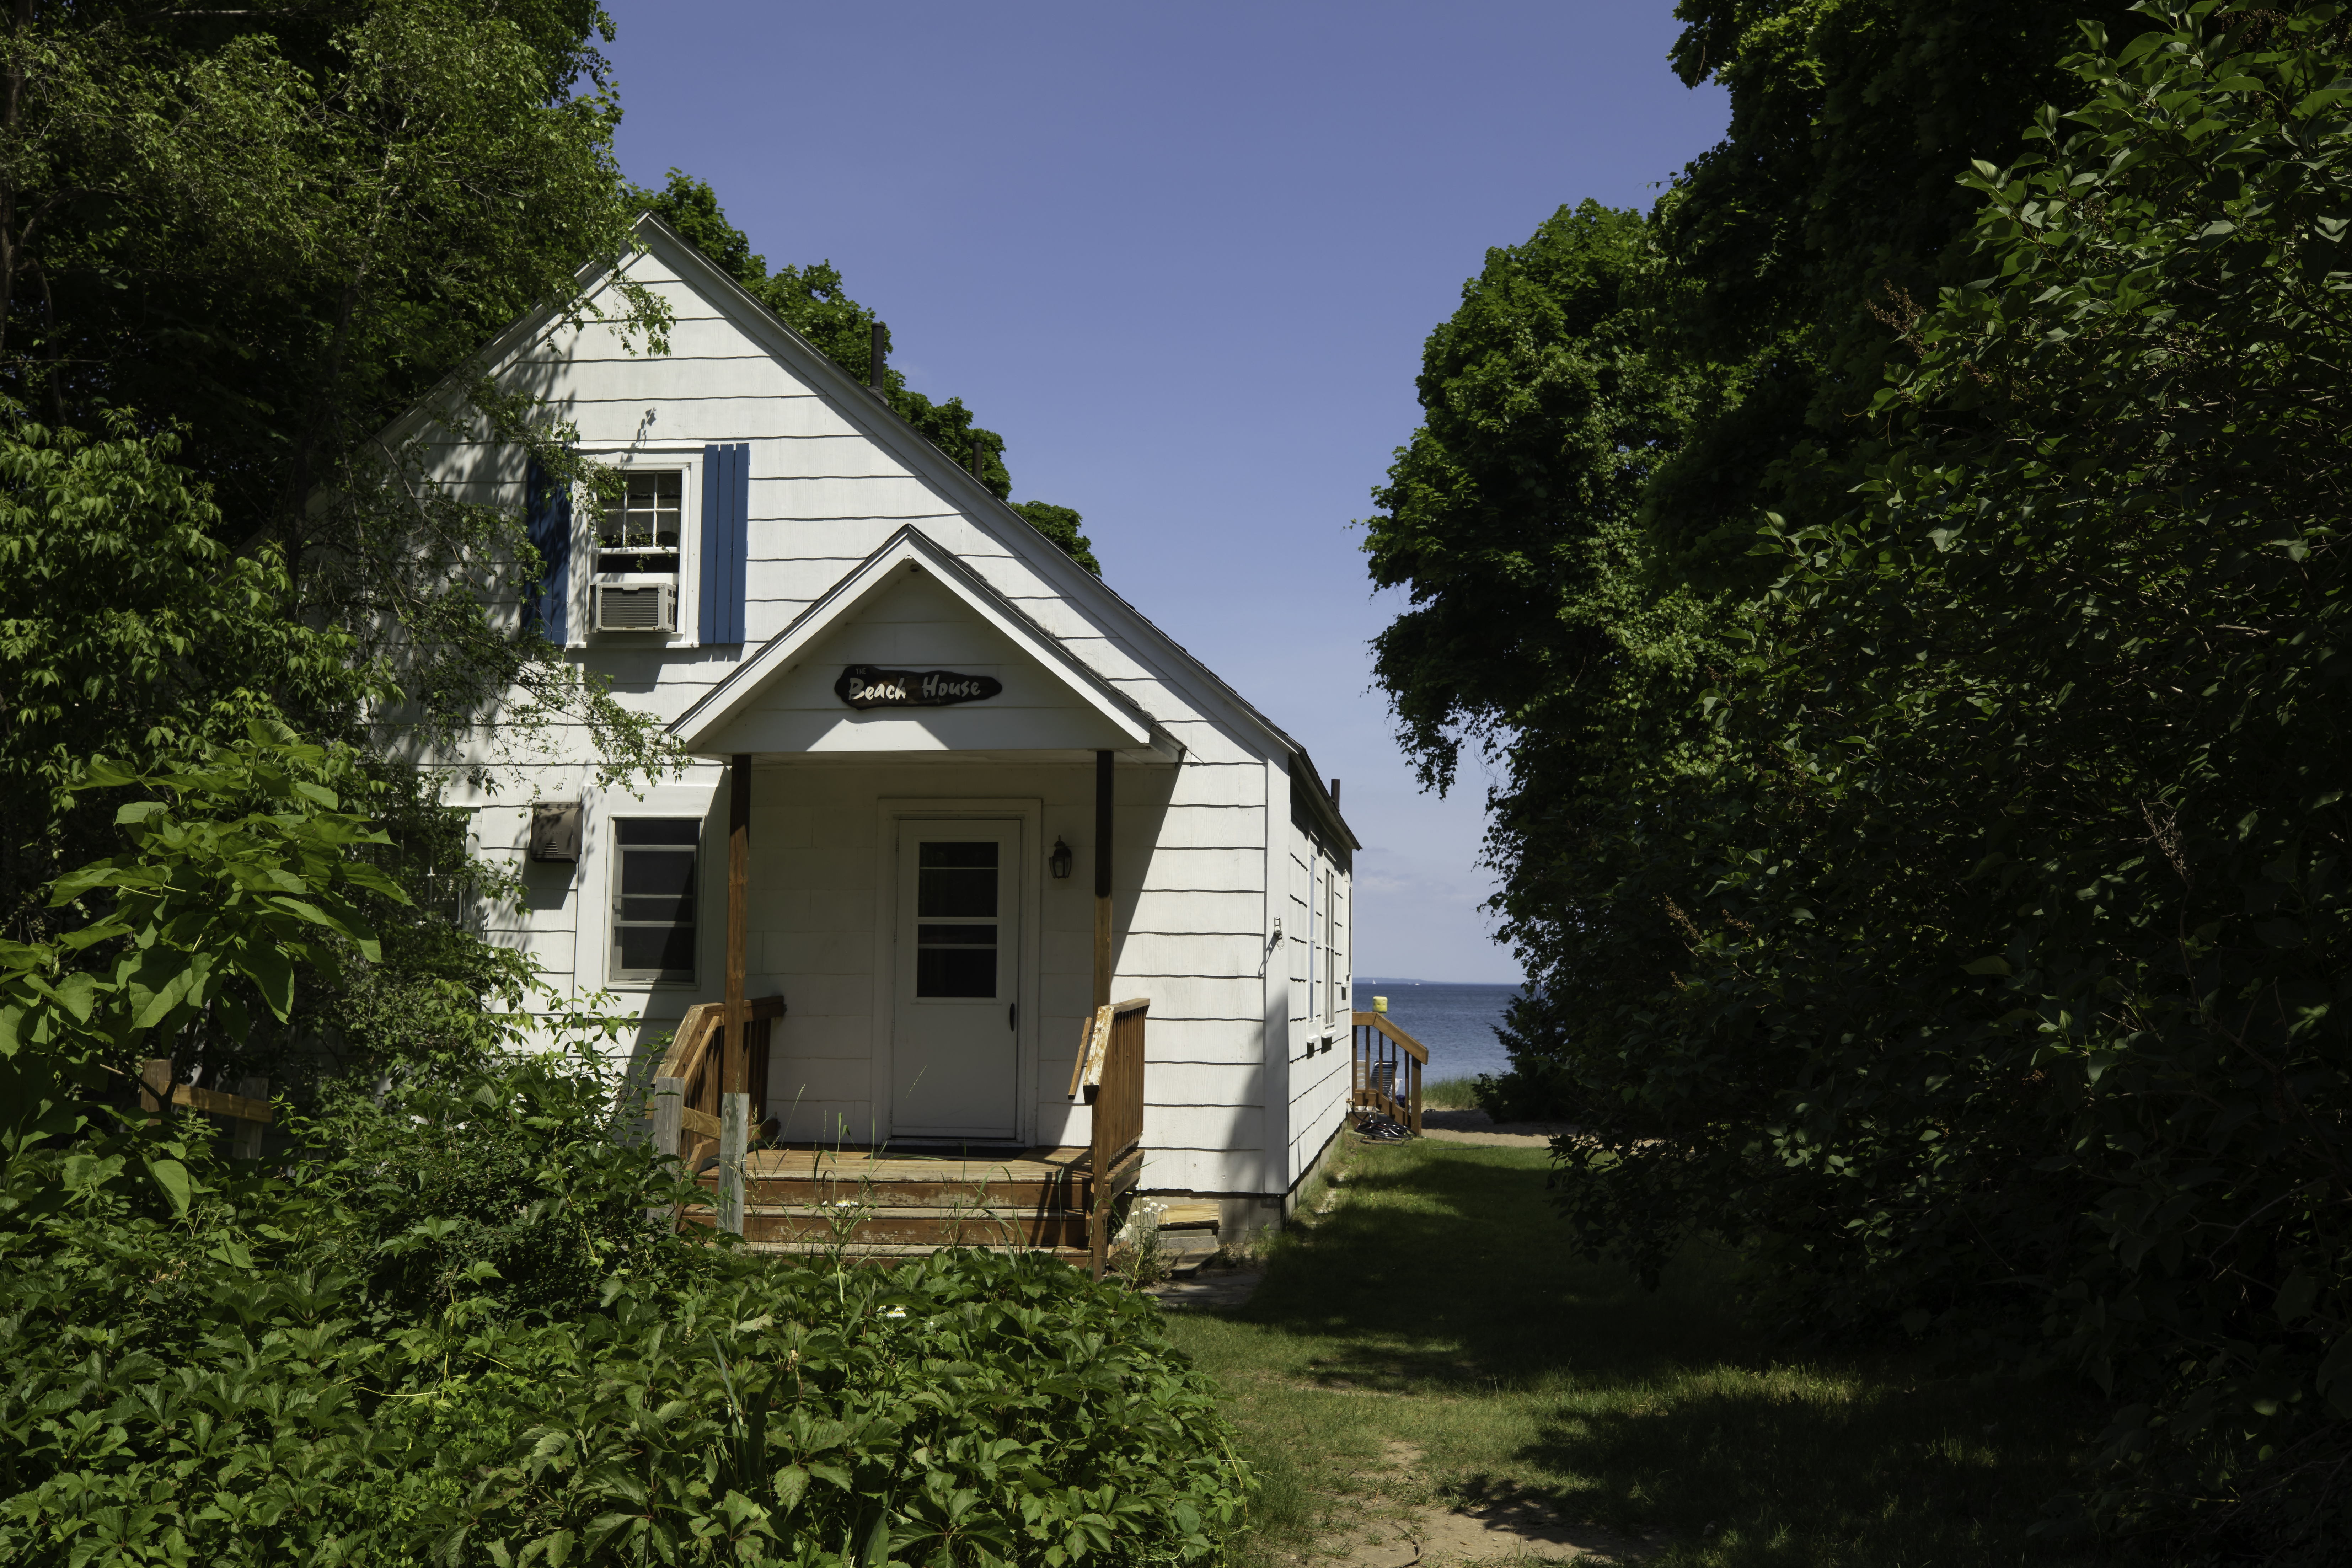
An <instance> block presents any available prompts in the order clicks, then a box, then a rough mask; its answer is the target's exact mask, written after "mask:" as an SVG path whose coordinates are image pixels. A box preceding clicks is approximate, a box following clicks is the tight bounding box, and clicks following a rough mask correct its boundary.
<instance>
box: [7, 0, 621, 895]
mask: <svg viewBox="0 0 2352 1568" xmlns="http://www.w3.org/2000/svg"><path fill="white" fill-rule="evenodd" d="M600 35H601V36H603V37H609V36H610V26H609V23H608V22H607V21H606V20H605V18H604V14H603V12H602V11H601V10H600V9H599V8H598V7H597V6H595V5H593V4H587V3H583V0H523V3H521V4H514V3H511V0H424V3H422V4H417V3H404V4H398V5H394V4H386V3H376V0H362V3H360V4H356V5H341V6H336V7H331V8H327V9H321V8H320V7H317V6H314V5H307V4H299V3H294V0H276V3H271V4H265V5H256V6H249V7H245V8H239V9H231V10H219V9H192V8H190V7H187V6H185V5H178V4H170V3H162V0H153V3H140V0H120V3H115V4H96V5H47V6H37V5H19V6H17V7H16V10H15V12H14V13H13V15H12V16H11V17H10V19H9V21H8V24H7V30H6V35H5V50H0V52H4V53H5V59H0V79H5V84H6V90H5V94H0V405H5V408H6V409H7V410H8V411H9V414H10V416H11V417H12V420H13V421H15V422H17V423H21V422H22V421H23V420H25V419H27V418H35V417H44V416H45V417H46V420H47V424H48V425H49V426H51V427H52V428H56V429H68V428H74V429H80V430H84V431H93V430H100V429H103V430H106V431H107V433H108V434H109V436H110V437H112V438H117V439H131V438H135V437H142V436H150V435H154V436H170V437H173V439H174V442H175V447H174V450H173V461H175V462H176V463H178V464H179V465H181V466H182V467H184V468H186V469H188V470H189V473H190V476H191V478H190V479H189V481H188V483H187V484H186V486H185V487H184V488H185V490H186V492H187V494H188V495H190V496H194V497H197V498H200V500H201V503H202V504H204V505H205V506H208V507H210V508H212V509H214V510H212V512H211V518H210V521H209V522H208V524H207V525H206V526H207V527H208V528H209V529H210V531H212V532H213V534H214V537H215V539H216V540H217V541H218V542H222V543H226V544H228V545H231V546H232V547H235V548H236V549H237V550H238V551H239V552H244V553H251V552H253V551H254V550H255V548H256V547H257V546H259V545H261V544H263V543H269V544H273V545H274V546H275V547H276V555H277V559H278V561H279V562H281V563H283V565H282V571H280V572H279V573H278V577H279V579H281V580H282V585H279V586H273V587H271V588H270V589H269V592H270V594H271V595H272V597H273V603H271V604H270V605H267V606H263V605H256V606H255V614H256V615H257V616H266V615H267V614H268V613H275V614H276V615H277V616H279V617H280V618H282V619H285V620H287V621H289V622H290V623H293V624H295V625H298V626H311V627H326V626H332V627H336V628H339V629H340V630H341V632H342V633H343V634H344V635H345V636H346V637H347V638H349V639H350V641H351V642H352V644H353V645H354V647H356V649H357V652H358V655H359V658H358V663H359V664H360V665H361V666H362V668H378V669H380V670H381V671H382V672H383V673H385V674H387V675H389V676H390V677H391V678H392V679H394V680H395V681H396V682H397V686H398V689H399V694H400V696H401V699H402V708H403V710H402V711H401V712H399V713H398V714H397V715H396V716H394V715H392V714H390V713H389V712H388V711H387V710H386V708H385V705H384V704H383V703H382V702H381V701H378V700H373V699H371V700H366V701H355V700H353V693H352V691H350V690H349V689H345V688H343V687H336V688H335V689H332V690H331V691H330V690H313V689H303V688H301V687H299V686H288V685H282V684H281V685H280V686H279V687H278V688H277V689H271V690H269V691H268V692H267V693H266V694H265V695H266V696H267V697H268V700H270V701H272V702H274V703H275V704H277V706H278V709H279V710H281V711H282V712H283V713H284V714H285V715H286V717H288V718H289V720H291V721H294V722H296V723H297V724H298V725H299V726H300V727H301V728H302V729H303V730H304V731H305V732H308V733H311V734H316V735H336V736H340V737H342V738H346V739H352V740H366V739H368V737H366V736H364V735H363V734H362V731H360V730H359V729H358V728H355V726H358V725H361V724H362V723H365V722H373V721H378V720H383V719H387V718H393V717H396V719H397V726H398V732H399V733H400V735H402V736H405V735H407V734H410V733H413V732H415V731H417V730H418V729H420V728H421V729H422V731H424V732H425V734H426V735H427V736H430V737H443V738H446V737H447V736H449V735H452V734H455V733H457V732H460V731H465V730H467V729H468V728H470V727H472V726H473V725H475V724H477V723H478V722H479V721H481V720H482V718H483V716H484V715H485V714H486V713H487V712H488V711H489V710H491V709H492V708H493V707H494V706H498V705H501V704H503V705H506V706H508V707H509V709H512V710H519V716H520V719H521V720H522V721H524V722H526V723H527V722H528V721H530V718H531V717H532V716H533V715H534V714H535V713H544V712H547V711H550V710H553V711H559V712H562V713H564V714H567V715H570V716H571V717H572V718H574V719H575V720H578V721H584V722H586V723H588V724H589V725H590V726H591V727H592V728H593V730H594V731H596V732H597V733H598V735H599V738H600V739H601V740H603V741H604V742H605V743H606V745H607V747H608V749H609V750H610V751H611V752H613V753H614V756H615V757H616V759H617V760H618V762H619V763H620V764H621V765H623V766H624V767H636V768H640V769H643V768H647V767H654V766H658V765H659V764H660V763H662V761H663V760H664V758H663V755H662V752H661V748H660V746H659V744H658V742H657V740H656V733H655V731H653V730H652V729H650V728H649V727H648V726H646V724H645V723H644V722H643V721H641V720H640V719H638V718H637V717H636V716H634V715H632V714H631V713H629V712H628V710H625V709H624V708H622V707H621V706H620V705H618V704H616V703H614V702H613V701H612V700H610V698H609V697H608V696H607V695H605V694H604V692H603V690H602V689H600V688H599V687H597V686H596V685H595V684H594V683H593V682H592V681H589V680H586V679H583V677H582V675H581V674H580V672H579V671H578V670H577V669H576V668H573V667H572V666H571V665H570V664H569V663H568V662H567V661H566V660H565V659H563V658H562V654H561V650H558V649H554V648H551V647H549V646H548V645H547V644H546V643H545V642H544V640H543V639H541V638H539V637H537V636H536V635H535V634H534V633H533V632H532V631H531V630H530V628H529V627H528V626H524V625H521V624H520V621H519V620H518V617H517V616H515V614H514V612H513V599H514V595H512V594H511V592H507V593H501V592H499V588H498V585H499V584H500V583H502V582H511V581H512V580H514V578H515V577H516V576H518V575H520V576H521V577H525V578H527V577H528V576H529V575H530V573H531V572H532V570H533V569H534V568H533V561H532V558H531V554H530V549H529V546H528V543H527V542H526V541H525V538H524V531H523V527H522V522H521V520H520V517H518V516H516V515H513V514H511V513H507V512H501V511H500V510H497V509H494V508H485V507H478V506H469V505H465V504H462V503H461V502H460V501H459V500H457V499H456V498H454V497H452V496H449V495H447V494H444V493H440V492H438V491H436V490H435V489H433V488H432V487H430V486H429V485H426V484H425V483H424V482H423V479H422V466H421V454H420V453H419V452H418V451H415V450H412V451H404V452H395V451H392V450H389V449H387V448H385V447H383V446H382V445H381V444H380V443H379V441H378V438H377V435H376V433H377V432H378V431H379V430H381V429H382V428H383V426H385V425H386V423H387V422H388V421H390V420H391V419H393V418H394V416H397V415H399V414H401V413H403V412H404V411H405V410H406V409H408V408H409V407H411V406H413V405H415V404H416V403H417V402H418V401H419V400H420V399H421V398H423V397H425V395H427V394H428V393H430V392H432V391H434V389H435V388H436V387H439V388H441V390H442V394H443V395H442V399H441V401H442V404H443V405H444V413H445V416H446V418H447V419H449V420H451V421H453V422H457V423H459V424H465V425H471V426H477V427H485V428H486V429H487V431H488V434H490V435H491V436H492V437H494V438H498V439H503V440H509V441H513V442H516V443H519V444H520V445H522V446H524V447H528V448H530V450H531V451H532V452H533V453H534V454H535V455H538V456H539V457H541V459H542V460H543V461H544V462H545V463H547V464H548V465H549V466H550V467H551V468H557V469H559V470H561V471H562V472H564V473H566V474H567V475H576V474H577V470H578V467H579V466H578V465H577V464H576V462H572V460H571V459H569V458H567V457H566V455H565V453H564V451H563V446H564V437H565V436H566V434H567V432H565V431H564V430H563V429H562V428H561V427H560V426H556V425H554V424H552V423H551V422H549V421H548V420H546V419H545V417H544V416H543V415H541V414H540V413H539V412H538V411H536V410H534V409H532V408H531V407H530V406H528V405H522V404H518V403H516V402H514V401H513V400H510V399H502V398H499V396H498V395H496V394H495V393H494V391H493V390H492V389H490V388H488V386H487V385H485V384H479V383H478V378H476V377H474V376H471V375H469V374H468V373H467V364H468V356H470V355H471V354H473V353H475V352H476V351H477V350H478V348H479V347H480V346H481V344H482V343H483V342H486V341H487V340H488V338H489V337H490V336H491V335H492V334H493V333H495V332H496V331H499V329H501V328H502V327H503V326H504V325H505V324H506V323H507V322H508V321H510V320H511V319H512V318H514V317H515V316H517V315H519V314H520V313H521V312H522V311H524V310H527V309H530V308H531V307H533V306H536V305H540V304H541V303H553V304H556V305H558V306H560V307H563V308H567V309H572V310H581V309H584V307H583V305H582V303H581V301H580V300H579V299H578V296H577V289H576V286H575V281H574V279H575V274H576V269H577V268H578V266H579V263H580V260H581V258H583V256H588V255H593V254H597V253H600V252H603V253H610V252H612V251H614V250H615V249H617V248H618V247H622V246H624V245H625V244H626V242H627V235H628V223H629V221H630V218H631V216H633V209H632V208H631V206H630V204H629V203H628V201H627V200H626V198H625V191H624V188H623V184H622V182H621V180H620V178H619V175H618V172H617V169H616V167H615V165H614V162H613V157H612V149H611V132H612V127H613V125H614V121H615V120H616V118H617V114H618V110H617V108H616V107H615V105H614V102H613V101H612V100H611V98H610V97H609V95H608V94H606V93H605V92H604V90H603V89H602V85H601V84H602V79H603V75H604V67H603V61H602V60H601V58H599V57H598V56H597V55H596V53H595V51H594V48H593V40H594V39H595V38H596V37H599V36H600ZM626 310H627V315H628V322H627V325H628V326H629V327H630V329H631V330H632V331H639V330H642V331H643V332H644V333H645V334H646V336H647V338H648V339H649V340H657V338H658V333H659V330H660V327H661V316H660V312H659V310H658V308H657V305H656V302H654V301H653V300H651V299H650V297H649V296H645V295H643V293H642V291H639V292H638V293H637V294H636V295H635V296H633V297H632V298H631V299H630V300H628V301H627V303H626ZM110 421H115V422H116V423H113V424H110V423H109V422H110ZM123 421H128V423H122V422H123ZM578 477H584V475H579V476H578ZM202 663H203V661H201V660H199V661H196V662H195V663H193V664H191V665H189V666H186V667H184V668H182V669H180V670H179V671H177V672H175V673H176V674H177V675H178V677H180V679H178V680H177V681H175V683H174V684H175V686H177V687H180V688H184V687H185V686H186V682H187V680H188V679H193V678H194V675H195V674H196V671H197V669H198V668H200V667H201V666H202ZM275 673H276V671H275V669H274V668H273V667H271V666H269V665H268V664H267V662H265V665H264V668H263V677H262V678H263V679H269V678H273V677H274V675H275ZM374 695H375V696H381V691H380V690H379V691H378V692H377V693H375V694H374ZM209 696H210V699H211V700H214V701H217V702H223V703H226V702H231V701H232V700H235V699H234V696H233V690H232V689H229V688H223V689H217V690H215V691H213V692H211V693H210V694H209ZM313 697H316V698H319V699H320V702H319V705H318V706H317V707H316V708H310V707H308V706H306V703H307V702H308V701H309V700H310V699H311V698H313ZM89 711H91V712H97V711H101V710H100V709H97V708H92V709H90V710H89ZM375 739H376V740H377V741H382V740H383V739H384V737H375ZM140 743H142V742H141V741H140V739H139V737H137V736H136V735H135V734H132V735H123V736H118V737H116V739H115V741H114V742H113V744H112V745H110V748H109V749H110V750H112V751H115V752H118V753H120V752H122V751H124V750H125V749H126V748H128V749H134V750H135V749H136V747H137V746H138V745H139V744H140ZM55 869H57V867H55V866H52V867H51V868H50V870H51V872H52V873H53V872H54V871H55ZM38 879H39V878H38V877H35V880H38ZM18 885H19V888H21V885H22V879H19V884H18Z"/></svg>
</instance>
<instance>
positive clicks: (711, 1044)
mask: <svg viewBox="0 0 2352 1568" xmlns="http://www.w3.org/2000/svg"><path fill="white" fill-rule="evenodd" d="M749 1011H750V1013H751V1025H752V1026H751V1028H750V1029H748V1030H747V1031H745V1033H746V1034H747V1035H748V1036H749V1040H748V1042H747V1043H748V1044H749V1046H750V1047H751V1050H750V1059H749V1060H748V1061H746V1062H745V1063H744V1064H743V1065H744V1070H745V1077H746V1079H747V1080H748V1081H747V1082H746V1084H745V1086H744V1087H745V1088H746V1089H748V1090H749V1091H750V1094H749V1098H750V1100H751V1106H752V1109H753V1110H754V1112H755V1113H756V1112H758V1111H761V1110H765V1109H766V1107H767V1103H768V1051H767V1045H768V1030H769V1028H770V1026H772V1024H773V1023H774V1022H775V1020H776V1019H778V1018H781V1017H782V1016H784V999H783V998H782V996H762V997H760V998H759V999H758V1000H756V1001H754V1002H752V1003H751V1004H750V1005H749ZM726 1022H727V1004H725V1003H724V1002H698V1003H696V1004H695V1005H693V1006H691V1007H688V1009H687V1010H686V1016H685V1017H683V1018H680V1019H679V1020H678V1021H677V1034H675V1035H673V1036H671V1037H670V1042H669V1050H668V1051H667V1053H665V1054H664V1055H663V1057H662V1059H661V1066H659V1067H657V1068H655V1069H654V1085H653V1090H654V1091H653V1099H652V1109H651V1115H652V1119H653V1125H654V1147H655V1148H656V1149H658V1150H659V1151H661V1152H663V1153H665V1154H677V1155H680V1156H682V1157H683V1158H684V1159H685V1161H686V1168H687V1170H688V1171H689V1172H691V1171H693V1170H695V1169H696V1168H697V1167H698V1166H699V1165H700V1164H701V1163H702V1162H703V1161H704V1160H705V1159H707V1158H709V1155H710V1152H711V1151H712V1150H713V1149H716V1148H717V1147H718V1146H719V1074H720V1071H721V1069H722V1068H724V1066H725V1053H724V1052H722V1051H720V1050H719V1036H720V1035H721V1034H722V1033H723V1032H724V1027H723V1026H725V1024H726Z"/></svg>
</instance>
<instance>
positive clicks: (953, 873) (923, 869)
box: [915, 840, 996, 920]
mask: <svg viewBox="0 0 2352 1568" xmlns="http://www.w3.org/2000/svg"><path fill="white" fill-rule="evenodd" d="M915 884H916V885H915V913H916V915H917V916H918V917H919V918H925V919H928V918H931V917H934V916H945V917H947V918H949V919H950V920H952V919H954V918H956V917H958V916H971V915H980V916H983V917H989V918H993V917H994V915H995V913H996V845H995V843H994V841H993V840H991V841H989V842H986V843H981V844H926V845H923V846H922V847H921V851H920V858H919V859H918V861H917V862H916V871H915Z"/></svg>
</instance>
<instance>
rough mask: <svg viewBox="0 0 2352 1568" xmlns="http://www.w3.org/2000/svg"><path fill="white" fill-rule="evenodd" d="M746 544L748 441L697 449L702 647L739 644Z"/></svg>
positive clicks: (748, 540) (748, 522)
mask: <svg viewBox="0 0 2352 1568" xmlns="http://www.w3.org/2000/svg"><path fill="white" fill-rule="evenodd" d="M750 558H751V446H750V444H749V443H743V442H738V443H735V444H732V445H728V446H718V447H704V448H703V449H702V612H701V614H700V616H698V617H697V619H698V622H699V625H700V634H699V635H700V637H701V640H702V641H704V642H706V643H740V642H741V641H742V640H743V589H744V575H745V574H744V567H745V563H747V562H748V561H749V560H750Z"/></svg>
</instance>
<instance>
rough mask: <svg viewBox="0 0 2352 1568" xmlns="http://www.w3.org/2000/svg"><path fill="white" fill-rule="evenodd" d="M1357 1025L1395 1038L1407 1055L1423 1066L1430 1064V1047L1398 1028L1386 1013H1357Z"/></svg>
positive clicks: (1392, 1038)
mask: <svg viewBox="0 0 2352 1568" xmlns="http://www.w3.org/2000/svg"><path fill="white" fill-rule="evenodd" d="M1356 1027H1358V1028H1359V1029H1378V1030H1379V1031H1380V1032H1381V1034H1383V1035H1386V1036H1387V1037H1389V1038H1390V1039H1391V1040H1394V1041H1395V1042H1396V1043H1397V1044H1398V1045H1400V1046H1402V1047H1404V1050H1405V1055H1407V1056H1409V1057H1411V1058H1412V1059H1413V1060H1415V1061H1417V1062H1419V1063H1420V1064H1421V1065H1422V1066H1423V1067H1427V1066H1428V1065H1429V1047H1427V1046H1424V1045H1423V1044H1422V1043H1421V1042H1420V1041H1419V1040H1416V1039H1414V1038H1413V1037H1412V1036H1411V1035H1408V1034H1406V1033H1405V1032H1404V1031H1403V1030H1402V1029H1400V1028H1398V1027H1397V1026H1395V1025H1394V1024H1392V1023H1391V1022H1390V1021H1389V1016H1388V1015H1387V1014H1386V1013H1359V1014H1357V1015H1356Z"/></svg>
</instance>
